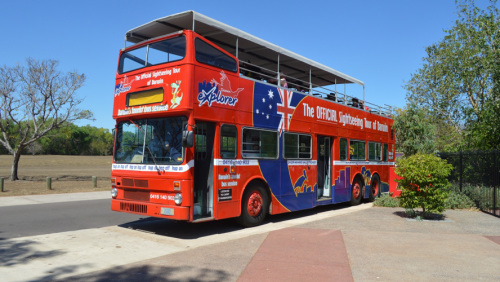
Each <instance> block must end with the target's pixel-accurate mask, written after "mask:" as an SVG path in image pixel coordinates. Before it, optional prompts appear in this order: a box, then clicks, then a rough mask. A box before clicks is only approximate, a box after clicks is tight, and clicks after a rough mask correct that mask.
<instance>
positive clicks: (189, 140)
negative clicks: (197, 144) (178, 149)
mask: <svg viewBox="0 0 500 282" xmlns="http://www.w3.org/2000/svg"><path fill="white" fill-rule="evenodd" d="M193 137H194V135H193V131H191V130H184V131H182V146H183V147H186V148H191V147H193V140H194V138H193Z"/></svg>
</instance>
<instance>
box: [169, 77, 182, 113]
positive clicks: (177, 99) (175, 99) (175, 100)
mask: <svg viewBox="0 0 500 282" xmlns="http://www.w3.org/2000/svg"><path fill="white" fill-rule="evenodd" d="M181 82H182V81H180V80H177V81H176V82H172V84H170V87H172V100H170V102H172V106H170V108H171V109H173V108H175V107H177V106H179V104H180V103H181V101H182V96H183V95H184V93H182V92H181V95H180V96H177V95H178V94H179V91H180V87H181Z"/></svg>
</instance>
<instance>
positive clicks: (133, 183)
mask: <svg viewBox="0 0 500 282" xmlns="http://www.w3.org/2000/svg"><path fill="white" fill-rule="evenodd" d="M122 184H123V186H126V187H139V188H148V187H149V183H148V181H147V180H143V179H132V178H123V179H122Z"/></svg>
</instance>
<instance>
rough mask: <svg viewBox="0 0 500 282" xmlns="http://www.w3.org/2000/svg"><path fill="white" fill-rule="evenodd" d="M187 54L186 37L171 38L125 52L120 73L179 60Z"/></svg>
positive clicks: (122, 56) (119, 68) (119, 66)
mask: <svg viewBox="0 0 500 282" xmlns="http://www.w3.org/2000/svg"><path fill="white" fill-rule="evenodd" d="M185 56H186V37H185V36H184V35H181V36H178V37H174V38H169V39H166V40H163V41H159V42H155V43H151V44H147V45H144V46H141V47H139V48H135V49H132V50H129V51H127V52H123V53H122V55H121V57H120V63H119V65H118V73H120V74H122V73H125V72H129V71H133V70H137V69H140V68H144V67H149V66H154V65H159V64H164V63H169V62H174V61H179V60H182V59H183V58H184V57H185Z"/></svg>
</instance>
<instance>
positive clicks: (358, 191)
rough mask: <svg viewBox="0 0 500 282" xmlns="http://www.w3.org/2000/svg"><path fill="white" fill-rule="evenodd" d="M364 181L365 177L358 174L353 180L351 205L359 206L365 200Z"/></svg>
mask: <svg viewBox="0 0 500 282" xmlns="http://www.w3.org/2000/svg"><path fill="white" fill-rule="evenodd" d="M363 190H364V181H363V177H362V176H361V175H359V174H357V175H356V176H355V177H354V179H353V180H352V185H351V205H353V206H355V205H359V204H360V203H361V199H362V198H363Z"/></svg>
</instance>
